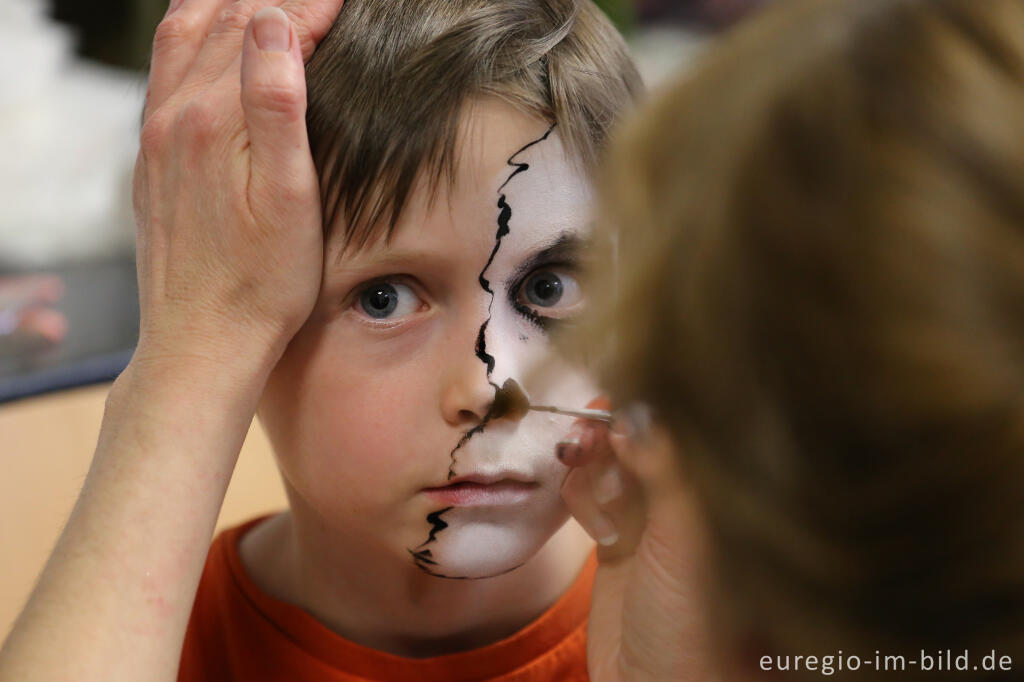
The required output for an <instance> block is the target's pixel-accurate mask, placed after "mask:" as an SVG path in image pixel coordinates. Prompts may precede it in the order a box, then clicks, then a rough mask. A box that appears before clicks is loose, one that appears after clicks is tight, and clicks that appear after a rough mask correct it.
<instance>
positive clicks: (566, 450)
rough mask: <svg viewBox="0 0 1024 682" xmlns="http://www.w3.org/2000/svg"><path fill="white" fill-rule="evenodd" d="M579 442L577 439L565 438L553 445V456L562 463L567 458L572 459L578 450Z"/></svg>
mask: <svg viewBox="0 0 1024 682" xmlns="http://www.w3.org/2000/svg"><path fill="white" fill-rule="evenodd" d="M579 447H580V441H579V439H578V438H566V439H565V440H561V441H559V442H558V443H556V444H555V455H556V456H557V457H558V459H559V460H560V461H562V462H564V461H565V459H566V458H567V457H572V456H573V455H575V454H576V452H577V451H578V450H579Z"/></svg>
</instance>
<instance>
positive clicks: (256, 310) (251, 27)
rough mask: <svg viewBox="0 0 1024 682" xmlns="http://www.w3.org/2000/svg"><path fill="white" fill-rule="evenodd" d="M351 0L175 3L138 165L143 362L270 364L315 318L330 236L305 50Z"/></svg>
mask: <svg viewBox="0 0 1024 682" xmlns="http://www.w3.org/2000/svg"><path fill="white" fill-rule="evenodd" d="M278 5H279V6H280V7H278ZM340 5H341V0H334V1H332V2H325V1H320V2H283V3H282V2H280V1H278V2H271V1H269V0H262V1H259V0H239V1H237V2H229V1H225V0H172V3H171V6H170V8H169V10H168V13H167V15H166V16H165V18H164V19H163V21H162V22H161V23H160V25H159V27H158V28H157V32H156V37H155V39H154V44H153V59H152V68H151V73H150V79H149V89H148V91H147V94H146V107H145V112H144V117H143V119H144V120H143V126H142V136H141V151H140V154H139V157H138V161H137V163H136V167H135V178H134V193H133V196H134V206H135V213H136V223H137V227H138V257H137V260H138V269H139V296H140V306H141V310H140V312H141V329H140V339H139V350H138V352H137V353H136V358H137V359H146V360H148V359H152V358H154V357H156V358H159V357H165V356H172V357H174V358H181V357H191V358H209V359H212V360H214V361H215V362H218V363H222V362H228V361H231V360H234V359H241V358H250V359H255V360H258V361H259V362H260V363H261V369H263V370H266V371H269V369H270V367H272V365H273V363H274V361H275V360H276V358H277V356H278V355H279V354H280V352H281V351H282V350H283V349H284V346H285V345H286V344H287V342H288V340H289V339H290V338H291V336H292V335H293V334H294V333H295V331H297V330H298V328H299V326H300V325H301V324H302V323H303V322H304V321H305V319H306V317H307V316H308V314H309V312H310V310H311V309H312V306H313V303H314V301H315V299H316V295H317V291H318V289H319V285H320V279H321V271H322V267H323V264H322V253H323V244H322V242H323V239H322V227H321V213H320V200H319V191H318V184H317V175H316V171H315V168H314V166H313V161H312V156H311V153H310V150H309V143H308V140H307V137H306V126H305V109H306V86H305V74H304V71H303V59H304V58H305V57H308V56H309V55H310V54H311V53H312V50H313V46H314V44H315V42H316V41H318V40H319V39H320V38H321V37H322V36H323V35H324V33H325V32H326V31H327V30H328V29H329V27H330V25H331V23H332V21H333V19H334V17H335V16H336V15H337V11H338V9H339V7H340ZM250 18H251V22H250Z"/></svg>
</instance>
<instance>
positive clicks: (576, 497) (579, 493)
mask: <svg viewBox="0 0 1024 682" xmlns="http://www.w3.org/2000/svg"><path fill="white" fill-rule="evenodd" d="M578 427H579V441H580V444H579V446H577V447H576V448H569V449H568V452H567V456H563V461H566V462H568V463H570V465H571V466H573V467H574V468H573V469H572V471H570V472H569V474H568V475H567V476H566V480H565V483H564V485H563V487H562V498H563V500H564V501H565V503H566V506H567V507H568V508H569V511H570V512H571V513H572V514H573V516H574V517H575V518H576V520H577V521H578V522H579V523H580V525H581V526H583V528H584V530H586V531H587V533H588V534H589V535H590V536H591V537H592V538H594V540H595V541H597V543H598V545H600V546H601V547H600V549H599V552H598V554H599V557H600V558H601V559H602V561H608V560H613V559H615V558H617V557H620V556H626V555H628V554H630V553H632V552H633V551H634V549H635V548H636V546H637V544H638V543H639V541H640V537H641V535H642V533H643V528H644V515H645V509H646V506H645V505H646V503H645V500H644V495H643V494H642V492H641V490H640V487H639V486H638V485H637V483H636V481H635V479H634V478H633V477H632V475H631V474H630V473H629V472H628V471H627V470H626V469H625V468H623V467H622V465H621V464H620V462H619V461H618V457H617V455H616V453H615V451H614V450H613V447H612V442H611V440H610V438H609V435H610V434H609V432H608V429H607V427H605V426H604V425H603V424H598V423H596V422H587V423H583V424H580V425H578Z"/></svg>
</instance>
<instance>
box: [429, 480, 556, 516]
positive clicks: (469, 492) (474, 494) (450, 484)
mask: <svg viewBox="0 0 1024 682" xmlns="http://www.w3.org/2000/svg"><path fill="white" fill-rule="evenodd" d="M539 488H540V485H539V484H538V483H537V482H535V481H531V480H529V479H528V478H527V477H525V476H521V475H518V474H515V473H511V472H503V473H501V474H468V475H464V476H456V477H455V478H453V479H452V480H450V481H447V482H446V483H445V484H444V485H439V486H434V487H430V488H424V489H423V491H422V492H423V493H424V494H425V495H427V496H428V497H430V498H432V499H434V500H436V501H437V502H438V503H442V504H446V505H449V506H456V507H469V506H501V505H511V504H520V503H522V502H526V501H527V500H528V499H529V498H530V497H531V495H532V494H533V493H534V492H536V491H537V490H538V489H539Z"/></svg>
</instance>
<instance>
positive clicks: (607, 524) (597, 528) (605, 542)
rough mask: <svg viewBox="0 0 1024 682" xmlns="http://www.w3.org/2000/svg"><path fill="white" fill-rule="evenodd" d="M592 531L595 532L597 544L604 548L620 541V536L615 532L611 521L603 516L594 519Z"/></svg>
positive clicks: (599, 515)
mask: <svg viewBox="0 0 1024 682" xmlns="http://www.w3.org/2000/svg"><path fill="white" fill-rule="evenodd" d="M591 530H593V532H594V539H595V540H597V544H599V545H601V546H602V547H611V546H612V545H614V544H615V543H616V542H618V541H619V534H618V532H617V531H616V530H615V526H614V525H613V524H612V522H611V519H609V518H608V517H607V516H605V515H603V514H598V515H597V516H596V517H595V518H594V520H593V524H592V528H591Z"/></svg>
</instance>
